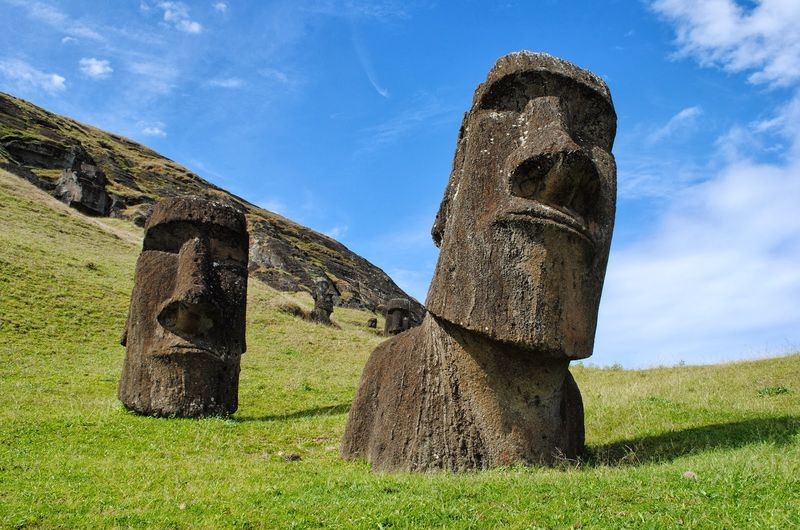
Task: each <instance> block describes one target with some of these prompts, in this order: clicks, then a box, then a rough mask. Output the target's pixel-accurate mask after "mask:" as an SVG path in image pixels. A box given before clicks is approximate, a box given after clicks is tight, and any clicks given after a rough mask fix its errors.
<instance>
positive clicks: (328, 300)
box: [309, 274, 339, 326]
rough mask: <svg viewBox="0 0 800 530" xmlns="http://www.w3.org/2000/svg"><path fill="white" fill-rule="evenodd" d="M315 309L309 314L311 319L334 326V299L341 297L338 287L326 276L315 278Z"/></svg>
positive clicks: (313, 294)
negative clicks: (332, 314) (332, 319)
mask: <svg viewBox="0 0 800 530" xmlns="http://www.w3.org/2000/svg"><path fill="white" fill-rule="evenodd" d="M311 295H312V296H313V298H314V309H312V310H311V313H310V314H309V319H310V320H312V321H314V322H319V323H320V324H326V325H328V326H330V325H332V324H333V323H332V322H331V313H333V297H334V296H338V295H339V290H338V289H337V288H336V285H334V283H333V282H332V281H330V279H329V278H328V277H327V276H326V275H324V274H323V275H321V276H317V277H316V278H314V291H313V292H312V293H311Z"/></svg>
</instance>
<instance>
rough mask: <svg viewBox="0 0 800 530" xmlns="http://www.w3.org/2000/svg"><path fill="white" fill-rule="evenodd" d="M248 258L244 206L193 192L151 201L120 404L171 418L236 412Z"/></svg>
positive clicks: (132, 306)
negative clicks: (189, 195) (236, 206)
mask: <svg viewBox="0 0 800 530" xmlns="http://www.w3.org/2000/svg"><path fill="white" fill-rule="evenodd" d="M247 261H248V234H247V227H246V222H245V217H244V215H243V214H242V213H241V212H239V211H237V210H236V209H234V208H232V207H230V206H226V205H223V204H221V203H218V202H214V201H209V200H204V199H199V198H185V197H184V198H175V199H165V200H163V201H161V202H159V203H158V204H156V206H155V208H154V210H153V214H152V216H151V217H150V219H149V221H148V223H147V225H146V227H145V236H144V244H143V248H142V253H141V254H140V256H139V260H138V262H137V264H136V274H135V279H134V288H133V293H132V295H131V304H130V311H129V315H128V321H127V324H126V327H125V332H124V335H123V345H125V346H126V347H127V353H126V359H125V365H124V368H123V376H122V381H121V383H120V399H121V400H122V401H123V403H125V404H126V406H128V407H129V408H132V409H134V410H137V411H139V412H142V413H147V414H157V415H168V416H204V415H209V414H230V413H232V412H233V411H235V410H236V406H237V389H238V376H239V358H240V356H241V355H242V354H243V353H244V351H245V310H246V303H247Z"/></svg>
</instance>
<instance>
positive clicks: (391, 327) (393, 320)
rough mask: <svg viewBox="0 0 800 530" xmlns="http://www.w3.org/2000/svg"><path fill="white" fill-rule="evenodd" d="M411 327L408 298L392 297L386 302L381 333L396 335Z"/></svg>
mask: <svg viewBox="0 0 800 530" xmlns="http://www.w3.org/2000/svg"><path fill="white" fill-rule="evenodd" d="M410 327H411V301H410V300H409V299H408V298H392V299H391V300H389V302H388V303H387V304H386V325H385V326H384V330H383V334H384V335H386V336H389V335H397V334H398V333H402V332H404V331H405V330H407V329H409V328H410Z"/></svg>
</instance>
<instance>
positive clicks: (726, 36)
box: [651, 0, 800, 86]
mask: <svg viewBox="0 0 800 530" xmlns="http://www.w3.org/2000/svg"><path fill="white" fill-rule="evenodd" d="M651 5H652V8H653V9H654V10H655V11H656V13H658V14H660V15H662V16H663V17H665V18H666V19H668V20H669V21H671V22H672V23H673V24H674V25H675V29H676V33H677V38H676V40H677V44H678V47H679V53H680V54H681V55H684V56H691V57H694V58H696V59H697V60H698V61H699V62H700V64H702V65H719V66H721V67H723V68H725V69H726V70H729V71H731V72H744V71H752V73H751V74H750V77H749V79H750V81H751V82H753V83H768V84H771V85H783V86H785V85H790V84H792V83H795V82H797V81H798V80H799V79H800V41H799V39H798V37H797V35H798V28H800V2H797V1H796V0H760V1H759V2H756V3H755V5H752V4H750V3H748V5H751V6H752V7H750V8H746V7H744V6H743V5H742V4H740V3H738V2H735V1H734V0H706V1H703V2H697V1H696V0H655V1H654V2H653V3H652V4H651Z"/></svg>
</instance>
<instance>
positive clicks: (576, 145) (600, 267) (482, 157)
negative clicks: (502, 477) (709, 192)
mask: <svg viewBox="0 0 800 530" xmlns="http://www.w3.org/2000/svg"><path fill="white" fill-rule="evenodd" d="M615 132H616V114H615V112H614V107H613V104H612V102H611V96H610V94H609V91H608V87H607V86H606V84H605V83H604V82H603V81H602V80H601V79H600V78H598V77H597V76H595V75H593V74H592V73H590V72H588V71H586V70H582V69H580V68H578V67H576V66H574V65H573V64H571V63H568V62H566V61H563V60H560V59H557V58H555V57H552V56H549V55H546V54H541V53H530V52H519V53H513V54H510V55H507V56H505V57H502V58H501V59H499V60H498V61H497V63H496V64H495V65H494V67H493V68H492V70H491V71H490V72H489V75H488V77H487V79H486V81H485V82H484V83H483V84H481V85H480V86H479V87H478V88H477V90H476V92H475V96H474V99H473V104H472V108H471V109H470V111H469V112H468V113H467V114H466V115H465V117H464V121H463V123H462V126H461V131H460V133H459V136H458V142H457V146H456V154H455V158H454V161H453V170H452V173H451V175H450V180H449V182H448V185H447V188H446V190H445V195H444V199H443V201H442V204H441V207H440V210H439V213H438V214H437V216H436V220H435V223H434V226H433V231H432V233H433V239H434V242H435V243H436V244H437V245H438V246H439V247H440V248H441V252H440V255H439V261H438V263H437V266H436V270H435V273H434V278H433V281H432V283H431V286H430V289H429V291H428V299H427V304H426V305H427V309H428V311H429V312H428V314H427V315H426V316H425V318H424V320H423V322H422V324H421V325H420V326H419V327H416V328H413V329H411V330H409V331H407V332H405V333H401V334H400V335H397V336H395V337H393V338H392V339H390V340H387V341H386V342H384V343H383V344H381V345H380V346H379V347H378V348H377V349H376V350H375V351H374V352H373V353H372V355H371V357H370V359H369V361H368V362H367V365H366V367H365V368H364V372H363V374H362V377H361V382H360V385H359V388H358V391H357V394H356V397H355V400H354V402H353V406H352V408H351V410H350V416H349V418H348V422H347V426H346V430H345V435H344V439H343V442H342V449H341V450H342V455H343V456H344V457H345V458H356V457H362V458H366V459H367V460H368V461H369V462H370V463H371V464H372V467H373V469H376V470H413V471H424V470H435V469H447V470H453V471H459V470H467V469H476V468H477V469H480V468H489V467H495V466H501V465H508V464H514V463H525V464H550V463H553V462H554V461H556V460H558V459H559V458H565V457H566V458H574V457H576V456H578V455H579V454H580V453H581V452H582V450H583V445H584V420H583V404H582V401H581V396H580V392H579V390H578V387H577V385H576V384H575V381H574V379H573V378H572V375H571V374H570V372H569V370H568V366H569V363H570V361H571V360H573V359H583V358H585V357H588V356H589V355H591V353H592V348H593V344H594V335H595V326H596V322H597V309H598V305H599V302H600V293H601V290H602V285H603V278H604V276H605V269H606V262H607V260H608V252H609V246H610V242H611V232H612V228H613V224H614V211H615V197H616V167H615V163H614V157H613V156H612V154H611V147H612V144H613V140H614V135H615Z"/></svg>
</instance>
